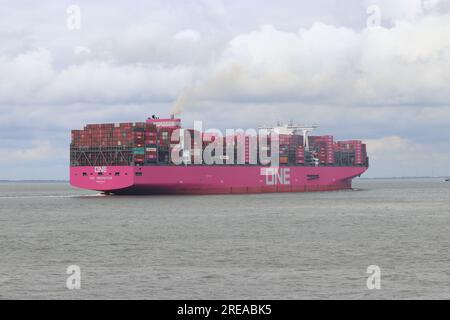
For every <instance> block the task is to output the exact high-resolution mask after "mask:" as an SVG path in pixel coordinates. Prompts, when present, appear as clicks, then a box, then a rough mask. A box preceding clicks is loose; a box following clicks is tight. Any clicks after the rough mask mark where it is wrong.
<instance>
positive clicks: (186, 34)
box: [173, 29, 201, 42]
mask: <svg viewBox="0 0 450 320" xmlns="http://www.w3.org/2000/svg"><path fill="white" fill-rule="evenodd" d="M173 38H174V39H176V40H184V41H191V42H199V41H200V39H201V35H200V33H199V32H198V31H196V30H192V29H186V30H183V31H180V32H178V33H177V34H175V35H174V36H173Z"/></svg>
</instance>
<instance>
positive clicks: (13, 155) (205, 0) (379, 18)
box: [0, 0, 450, 180]
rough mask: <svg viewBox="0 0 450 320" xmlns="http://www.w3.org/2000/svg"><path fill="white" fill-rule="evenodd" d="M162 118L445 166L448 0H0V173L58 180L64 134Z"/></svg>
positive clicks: (377, 159) (63, 166)
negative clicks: (266, 130)
mask: <svg viewBox="0 0 450 320" xmlns="http://www.w3.org/2000/svg"><path fill="white" fill-rule="evenodd" d="M173 111H180V112H181V114H180V116H181V118H182V120H183V123H184V126H185V127H191V126H192V125H193V122H194V120H202V121H203V124H204V127H206V128H221V129H225V128H235V129H237V128H256V127H257V126H259V125H268V124H275V123H276V122H277V121H285V122H287V121H290V120H292V121H294V122H296V123H302V124H310V123H314V124H319V128H318V129H317V131H316V134H332V135H334V136H335V138H336V139H341V140H342V139H362V140H363V141H364V142H366V143H367V145H368V152H369V156H370V161H371V167H370V169H369V170H368V172H367V173H366V174H365V176H366V177H401V176H402V177H404V176H411V177H412V176H447V175H450V166H449V164H450V142H449V137H450V0H367V1H366V0H360V1H357V0H347V1H337V0H316V1H303V0H295V1H294V0H281V1H258V0H239V1H238V0H227V1H220V0H197V1H193V0H187V1H186V0H183V1H182V0H177V1H176V0H165V1H139V0H134V1H120V0H119V1H114V2H112V1H50V0H43V1H21V0H18V1H10V0H1V1H0V180H3V179H10V180H15V179H17V180H20V179H68V166H69V143H70V130H71V129H81V128H82V127H83V126H84V125H85V124H87V123H102V122H129V121H144V120H145V119H146V118H147V117H148V116H150V115H152V114H157V115H159V116H160V117H164V116H167V115H169V114H170V113H171V112H173Z"/></svg>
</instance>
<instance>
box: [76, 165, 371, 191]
mask: <svg viewBox="0 0 450 320" xmlns="http://www.w3.org/2000/svg"><path fill="white" fill-rule="evenodd" d="M366 170H367V167H302V166H285V167H280V168H267V167H260V166H238V165H234V166H194V165H192V166H141V167H139V166H107V167H71V168H70V183H71V185H72V186H74V187H78V188H82V189H89V190H96V191H100V192H105V193H113V194H128V195H134V194H244V193H274V192H313V191H335V190H345V189H351V188H352V179H353V178H355V177H358V176H360V175H361V174H362V173H364V172H365V171H366Z"/></svg>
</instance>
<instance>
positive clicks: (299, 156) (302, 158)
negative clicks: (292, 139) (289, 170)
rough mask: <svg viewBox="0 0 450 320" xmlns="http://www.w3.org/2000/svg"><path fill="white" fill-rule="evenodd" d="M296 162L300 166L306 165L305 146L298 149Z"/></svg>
mask: <svg viewBox="0 0 450 320" xmlns="http://www.w3.org/2000/svg"><path fill="white" fill-rule="evenodd" d="M295 159H296V160H295V162H296V164H298V165H304V164H305V148H304V147H303V146H298V147H297V153H296V158H295Z"/></svg>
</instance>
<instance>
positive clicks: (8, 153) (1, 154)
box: [0, 140, 60, 164]
mask: <svg viewBox="0 0 450 320" xmlns="http://www.w3.org/2000/svg"><path fill="white" fill-rule="evenodd" d="M58 151H60V150H55V149H54V148H53V147H52V145H51V144H50V142H49V141H42V140H34V141H32V142H31V146H30V147H26V148H16V149H11V148H8V149H6V148H1V149H0V162H3V163H10V164H11V163H14V161H26V162H30V163H31V162H32V161H37V160H45V159H49V158H51V157H55V156H56V157H57V158H59V157H60V156H59V154H60V153H59V152H58Z"/></svg>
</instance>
